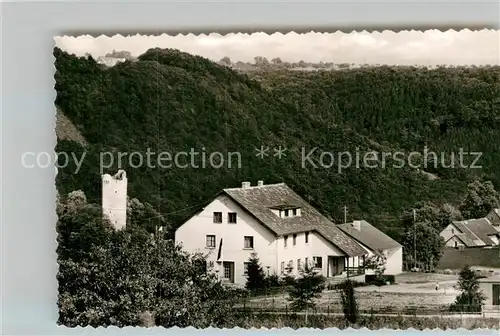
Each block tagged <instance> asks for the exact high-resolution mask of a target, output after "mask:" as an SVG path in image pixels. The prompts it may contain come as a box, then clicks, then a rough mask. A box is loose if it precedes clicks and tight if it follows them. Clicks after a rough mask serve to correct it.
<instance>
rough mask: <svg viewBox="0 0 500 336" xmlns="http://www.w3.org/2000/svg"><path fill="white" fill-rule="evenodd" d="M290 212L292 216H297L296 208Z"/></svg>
mask: <svg viewBox="0 0 500 336" xmlns="http://www.w3.org/2000/svg"><path fill="white" fill-rule="evenodd" d="M292 213H293V216H294V217H295V216H297V209H293V212H292Z"/></svg>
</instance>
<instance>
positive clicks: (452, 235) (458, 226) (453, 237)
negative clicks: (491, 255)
mask: <svg viewBox="0 0 500 336" xmlns="http://www.w3.org/2000/svg"><path fill="white" fill-rule="evenodd" d="M440 235H441V237H443V239H444V241H445V245H446V246H447V247H456V248H470V247H492V246H496V245H499V242H500V226H495V225H493V224H492V222H491V221H490V220H489V219H488V218H487V217H486V218H479V219H469V220H464V221H454V222H453V223H451V224H449V225H448V226H447V227H446V228H445V229H444V230H443V231H441V233H440Z"/></svg>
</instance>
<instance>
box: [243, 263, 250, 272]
mask: <svg viewBox="0 0 500 336" xmlns="http://www.w3.org/2000/svg"><path fill="white" fill-rule="evenodd" d="M248 265H250V263H249V262H244V263H243V274H244V275H247V274H248Z"/></svg>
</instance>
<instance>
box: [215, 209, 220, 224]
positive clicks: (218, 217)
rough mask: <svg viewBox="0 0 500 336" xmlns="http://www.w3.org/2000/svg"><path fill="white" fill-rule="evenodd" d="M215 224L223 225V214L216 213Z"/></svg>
mask: <svg viewBox="0 0 500 336" xmlns="http://www.w3.org/2000/svg"><path fill="white" fill-rule="evenodd" d="M214 223H217V224H219V223H222V212H214Z"/></svg>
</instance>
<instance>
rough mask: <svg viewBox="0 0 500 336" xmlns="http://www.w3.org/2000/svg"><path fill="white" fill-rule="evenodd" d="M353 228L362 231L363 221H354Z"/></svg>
mask: <svg viewBox="0 0 500 336" xmlns="http://www.w3.org/2000/svg"><path fill="white" fill-rule="evenodd" d="M352 227H353V228H355V229H356V230H358V231H361V221H359V220H355V221H352Z"/></svg>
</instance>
